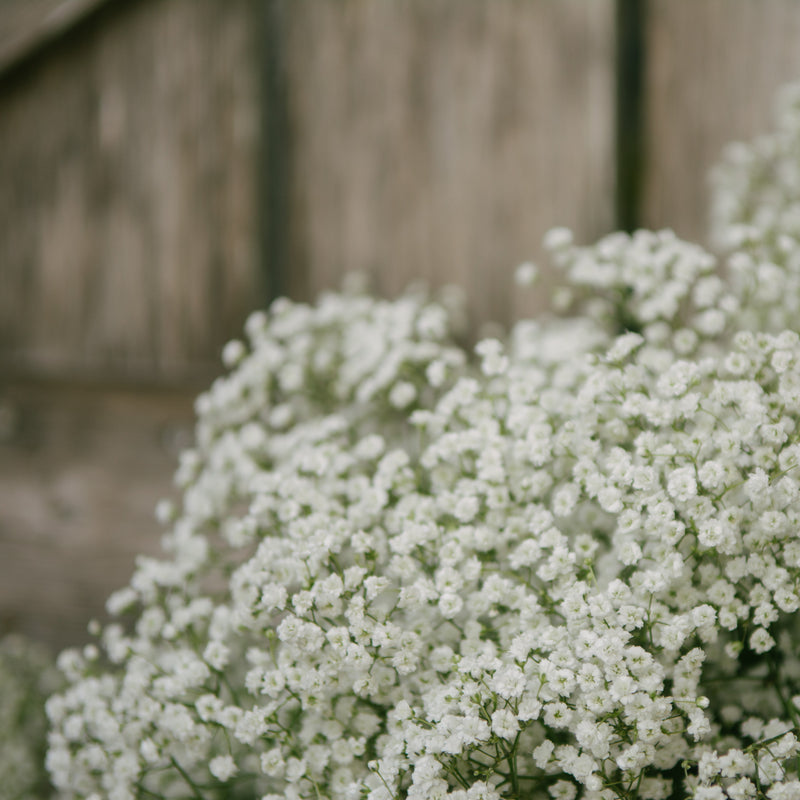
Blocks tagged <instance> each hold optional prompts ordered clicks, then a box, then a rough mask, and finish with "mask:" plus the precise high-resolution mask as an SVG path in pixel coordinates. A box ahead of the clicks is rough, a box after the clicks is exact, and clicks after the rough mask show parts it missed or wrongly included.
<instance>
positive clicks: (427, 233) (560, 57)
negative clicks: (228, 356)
mask: <svg viewBox="0 0 800 800" xmlns="http://www.w3.org/2000/svg"><path fill="white" fill-rule="evenodd" d="M282 21H283V26H284V31H285V33H284V42H285V54H286V55H285V58H286V81H287V91H286V97H287V99H288V104H289V108H288V113H287V117H288V129H289V137H290V138H289V142H290V148H291V149H290V164H291V166H290V169H289V181H290V193H289V194H290V197H289V202H290V213H289V224H290V231H289V232H290V237H291V238H290V243H289V252H290V256H289V263H290V264H291V270H292V271H291V272H290V274H289V275H288V285H289V287H290V291H291V292H292V293H293V294H296V295H299V296H303V295H305V296H309V295H314V294H315V293H316V292H318V291H319V290H321V289H325V288H331V287H333V288H335V287H337V286H338V285H339V284H340V282H341V280H342V276H343V275H344V274H345V273H346V272H347V271H350V270H358V271H362V272H366V273H368V274H370V275H371V276H372V277H373V285H374V287H375V288H376V290H377V291H378V292H380V293H382V294H390V295H391V294H395V293H397V292H398V291H399V290H400V289H401V288H402V287H404V286H405V285H406V284H407V283H409V281H412V280H415V279H423V280H424V281H426V282H427V283H429V284H432V285H434V286H440V285H442V284H445V283H450V282H453V283H456V284H458V285H460V286H462V287H463V288H464V289H465V290H466V293H467V297H468V300H469V307H470V311H471V316H472V319H473V321H474V322H476V323H481V322H485V321H487V320H498V321H501V322H507V321H508V320H509V319H510V318H511V317H513V316H514V315H515V314H516V313H519V312H520V311H521V310H531V302H530V299H525V298H522V299H520V298H519V296H518V295H519V293H518V292H517V291H515V287H514V284H513V278H512V276H513V270H514V267H515V266H516V265H517V264H519V263H520V262H522V261H525V260H529V259H534V260H538V259H539V258H540V255H541V248H540V242H541V238H542V235H543V234H544V232H545V231H546V230H547V229H548V228H550V227H552V226H554V225H568V226H571V227H573V228H575V229H576V231H577V238H578V239H579V240H585V241H591V240H593V239H594V238H596V237H597V236H598V235H600V234H602V233H605V232H606V231H608V230H609V229H610V228H611V227H613V183H614V166H613V125H614V105H613V89H614V73H613V55H614V33H613V3H612V2H606V0H593V2H591V3H586V2H584V0H559V2H552V0H525V2H522V1H521V0H493V2H491V3H489V2H482V1H479V0H407V1H406V2H396V3H394V2H375V1H373V0H340V1H339V2H326V1H324V0H290V1H289V2H284V3H283V17H282ZM543 294H544V292H542V295H543ZM542 304H543V303H542V299H541V296H540V297H538V298H534V301H533V304H532V306H533V307H534V308H536V307H538V308H541V307H542Z"/></svg>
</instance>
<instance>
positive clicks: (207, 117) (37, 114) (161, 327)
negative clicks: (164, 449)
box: [0, 0, 265, 379]
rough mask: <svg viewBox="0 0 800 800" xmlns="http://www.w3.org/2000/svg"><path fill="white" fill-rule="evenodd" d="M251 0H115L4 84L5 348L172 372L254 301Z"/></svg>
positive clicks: (30, 366)
mask: <svg viewBox="0 0 800 800" xmlns="http://www.w3.org/2000/svg"><path fill="white" fill-rule="evenodd" d="M259 13H260V11H259V3H258V2H257V0H233V2H227V3H224V4H222V3H211V2H206V3H197V2H194V0H150V1H149V2H145V3H142V2H121V3H117V4H110V5H109V6H107V7H106V8H105V9H102V10H101V11H100V12H98V13H96V14H93V15H92V17H91V19H90V20H89V21H87V23H86V24H84V25H82V26H81V27H80V28H79V29H77V30H76V31H74V32H72V33H71V34H70V35H69V36H67V37H66V38H63V39H61V40H59V41H58V42H57V43H55V44H53V45H51V46H50V47H49V48H48V50H47V51H46V52H45V53H43V54H41V55H40V56H37V58H36V59H34V60H32V61H30V62H26V63H25V65H24V68H22V69H19V70H15V71H14V72H13V74H10V75H8V76H6V77H5V79H4V80H3V81H2V82H1V83H0V174H2V175H3V181H2V182H0V226H2V234H3V235H2V239H1V240H0V282H1V283H2V287H3V291H2V293H0V363H2V366H3V367H5V368H9V367H17V368H21V369H23V370H25V371H35V372H36V371H38V372H45V373H48V374H59V375H74V374H84V373H87V372H88V373H91V374H96V373H105V374H109V373H112V374H122V375H126V376H140V377H144V378H147V379H162V378H168V379H180V377H181V376H182V375H184V374H186V373H191V372H192V371H194V370H197V369H205V367H206V365H208V364H210V363H215V362H216V360H217V358H218V353H219V349H220V347H221V345H222V344H223V343H224V342H225V340H226V339H228V338H229V337H231V336H232V335H235V334H237V333H238V332H239V331H240V330H241V325H242V322H243V319H244V317H245V316H246V314H247V313H248V312H249V311H250V310H251V309H252V308H254V307H257V306H260V305H263V303H264V300H265V297H264V294H263V292H264V286H263V282H262V280H261V275H260V268H259V263H258V252H257V249H258V248H257V243H258V224H259V220H258V208H257V194H258V174H257V173H258V152H259V135H260V134H259V105H258V104H259V92H260V88H259V71H258V59H259V52H258V26H257V25H256V24H254V19H255V18H256V17H257V15H258V14H259Z"/></svg>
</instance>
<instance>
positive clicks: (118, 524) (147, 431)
mask: <svg viewBox="0 0 800 800" xmlns="http://www.w3.org/2000/svg"><path fill="white" fill-rule="evenodd" d="M191 430H192V397H191V395H189V394H187V393H184V392H174V391H164V390H159V391H152V390H131V389H127V390H125V389H117V390H110V389H107V388H101V387H91V386H84V387H74V386H69V385H53V384H49V383H18V384H16V385H15V386H14V387H6V390H5V391H4V393H3V398H2V402H0V635H2V634H3V633H4V632H10V631H16V632H22V633H25V634H27V635H29V636H32V637H34V638H36V639H39V640H41V641H44V642H47V643H48V644H49V645H51V646H52V647H54V648H55V647H61V646H66V645H70V644H76V643H79V642H83V641H87V640H88V636H87V633H86V625H87V623H88V622H89V620H90V619H92V618H102V617H103V615H104V605H105V600H106V597H107V596H108V595H109V594H110V593H111V592H112V591H114V590H115V589H118V588H121V587H122V586H124V585H125V584H126V583H127V581H128V579H129V578H130V575H131V573H132V570H133V567H134V563H135V557H136V555H137V554H138V553H140V552H142V553H150V554H155V553H157V552H158V548H159V541H160V538H161V533H162V530H161V528H160V526H159V525H158V523H157V522H156V520H155V518H154V515H153V512H154V508H155V504H156V503H157V501H158V500H159V499H161V498H162V497H163V498H168V497H175V491H174V489H173V484H172V475H173V473H174V471H175V468H176V466H177V454H178V452H179V450H180V449H181V448H183V447H185V446H187V444H188V443H189V442H190V440H191Z"/></svg>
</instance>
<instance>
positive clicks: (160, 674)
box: [47, 126, 800, 800]
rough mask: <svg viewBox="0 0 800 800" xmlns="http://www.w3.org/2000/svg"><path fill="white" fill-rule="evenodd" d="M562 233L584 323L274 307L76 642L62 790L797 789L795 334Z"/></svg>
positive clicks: (679, 273)
mask: <svg viewBox="0 0 800 800" xmlns="http://www.w3.org/2000/svg"><path fill="white" fill-rule="evenodd" d="M798 130H800V126H798ZM728 191H731V190H730V189H728ZM731 224H733V223H731ZM548 245H549V247H550V249H551V251H552V252H553V253H554V258H555V260H556V261H557V262H558V263H559V264H560V265H561V266H562V267H563V268H564V274H565V276H566V279H567V281H568V283H569V285H570V287H571V288H570V289H569V297H567V296H566V295H565V294H563V293H562V299H563V302H562V307H563V309H564V311H565V312H566V311H567V310H568V309H571V313H578V314H580V316H578V317H564V318H561V319H560V320H556V321H550V322H542V321H538V322H532V321H526V322H521V323H519V324H518V325H516V326H515V328H514V330H513V331H512V332H511V334H510V336H509V337H508V341H507V342H501V341H500V340H497V339H488V340H484V341H482V342H480V343H479V344H478V345H477V346H476V348H475V350H474V353H473V354H471V357H467V355H466V354H465V353H464V351H463V350H462V349H461V348H459V347H457V346H456V345H455V344H454V343H453V342H454V337H453V319H454V318H453V316H452V315H451V313H450V312H449V310H448V309H447V308H446V307H445V306H444V305H441V304H439V303H436V302H433V301H431V300H429V299H428V298H426V297H424V296H422V295H416V296H409V297H404V298H402V299H400V300H398V301H395V302H388V301H377V300H373V299H370V298H368V297H365V296H362V295H358V294H353V295H342V296H339V295H327V296H325V297H324V298H323V299H322V300H321V302H320V303H319V305H318V306H316V307H308V306H304V305H296V304H292V303H289V302H288V301H278V302H277V303H276V304H274V305H273V307H272V308H271V309H270V311H269V312H267V313H263V314H257V315H254V316H253V317H252V318H251V319H250V320H249V322H248V324H247V341H246V342H239V343H234V344H231V345H229V346H228V347H227V348H226V350H225V360H226V362H227V363H228V365H229V367H230V368H231V370H230V372H229V373H228V375H227V376H225V377H224V378H221V379H220V380H219V381H217V383H215V384H214V386H213V387H212V388H211V390H210V391H209V392H208V393H207V394H205V395H203V396H202V397H201V398H200V399H199V400H198V404H197V411H198V425H197V434H196V446H195V447H194V449H192V450H190V451H188V452H187V453H185V454H184V455H183V457H182V459H181V464H180V468H179V470H178V474H177V480H178V483H179V485H180V486H181V487H182V489H183V502H182V504H181V506H180V507H179V508H173V507H170V506H168V505H163V506H161V507H160V509H159V516H160V518H161V519H162V521H163V522H164V524H165V525H167V526H168V532H167V534H166V536H165V549H166V555H165V557H164V558H163V559H161V560H155V559H141V560H140V562H139V564H138V567H137V570H136V572H135V574H134V576H133V578H132V580H131V582H130V585H129V586H128V587H126V588H125V589H122V590H121V591H119V592H117V593H116V594H115V595H113V596H112V598H111V599H110V600H109V610H110V611H111V613H112V614H114V615H124V614H130V615H131V616H130V624H129V625H128V626H127V627H126V625H125V624H123V622H124V620H120V621H119V622H114V623H112V624H110V625H107V626H106V627H105V628H100V626H97V633H98V637H99V647H90V648H88V649H87V650H85V651H83V652H76V651H68V652H66V653H64V654H62V656H61V658H60V666H61V668H62V670H63V671H64V673H65V674H66V676H67V678H68V680H69V686H68V688H67V689H66V690H64V691H63V692H61V693H59V694H56V695H54V696H53V697H52V698H51V699H50V701H49V702H48V705H47V711H48V715H49V717H50V720H51V724H52V732H51V735H50V750H49V755H48V766H49V768H50V771H51V774H52V776H53V780H54V782H55V784H56V786H57V787H58V788H59V789H60V790H61V791H62V792H63V793H64V795H65V796H66V797H85V798H91V800H99V798H101V797H102V798H109V799H110V800H133V799H134V798H135V799H136V800H139V799H143V798H151V797H161V798H167V797H169V798H183V797H186V798H194V799H195V800H198V799H200V798H203V799H204V800H211V799H212V798H228V797H242V798H244V797H248V798H262V800H277V799H278V798H288V799H289V800H300V799H301V798H303V799H305V798H309V800H310V799H311V798H314V799H315V800H321V799H322V798H328V799H329V800H361V798H366V799H367V800H392V799H393V798H404V799H406V800H499V798H508V799H509V800H522V799H523V798H536V799H537V800H538V799H539V798H553V800H575V799H576V798H582V800H675V799H677V798H696V799H697V800H721V799H722V798H731V799H732V800H765V799H767V798H768V800H789V798H796V797H798V796H800V775H798V755H800V745H798V739H797V736H798V730H799V729H800V724H798V715H800V652H799V650H800V645H798V642H800V630H799V629H798V614H797V611H798V609H800V543H799V542H798V541H797V536H796V531H797V529H798V526H799V525H800V430H799V429H798V420H800V336H798V335H797V333H795V332H794V331H792V330H782V327H783V325H782V324H781V325H777V323H779V322H780V323H782V322H784V321H785V320H784V317H783V316H782V315H781V314H768V315H764V313H763V311H764V309H763V303H762V299H763V298H760V297H758V296H756V295H754V294H753V293H752V292H746V291H742V288H741V287H742V284H741V283H740V282H738V283H737V280H738V279H736V278H732V279H729V280H727V281H726V280H724V279H723V278H720V277H718V276H717V275H716V274H715V273H714V266H715V261H714V259H713V258H712V257H711V256H709V255H708V254H707V253H705V252H704V251H703V250H702V249H700V248H698V247H696V246H693V245H690V244H688V243H685V242H681V241H680V240H678V239H677V238H676V237H675V236H674V235H672V234H669V233H658V234H652V233H647V232H639V233H637V234H634V235H632V236H627V235H623V234H616V235H614V236H611V237H607V238H606V239H604V240H602V241H601V242H599V243H598V244H597V245H595V246H593V247H588V248H579V247H576V246H574V245H573V243H572V241H571V238H570V236H569V235H568V234H567V233H565V232H564V231H563V230H557V231H555V232H553V233H551V234H550V235H549V237H548ZM527 271H528V272H530V270H527ZM783 288H784V290H785V292H784V294H783V295H782V297H781V300H782V301H785V303H786V307H787V308H790V307H792V304H793V303H795V302H796V301H797V299H798V297H800V287H797V291H796V292H795V294H794V295H793V294H791V292H792V291H793V289H792V284H791V283H785V284H784V285H783ZM755 322H758V330H757V331H752V330H749V328H750V327H751V324H750V323H755Z"/></svg>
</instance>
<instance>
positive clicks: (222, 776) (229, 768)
mask: <svg viewBox="0 0 800 800" xmlns="http://www.w3.org/2000/svg"><path fill="white" fill-rule="evenodd" d="M208 771H209V772H210V773H211V774H212V775H213V776H214V777H215V778H216V779H217V780H220V781H222V782H223V783H224V782H225V781H228V780H230V779H231V778H232V777H233V776H234V775H235V774H236V773H237V772H238V771H239V768H238V767H237V766H236V762H235V761H234V760H233V757H232V756H217V757H216V758H212V759H211V761H210V762H209V764H208Z"/></svg>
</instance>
